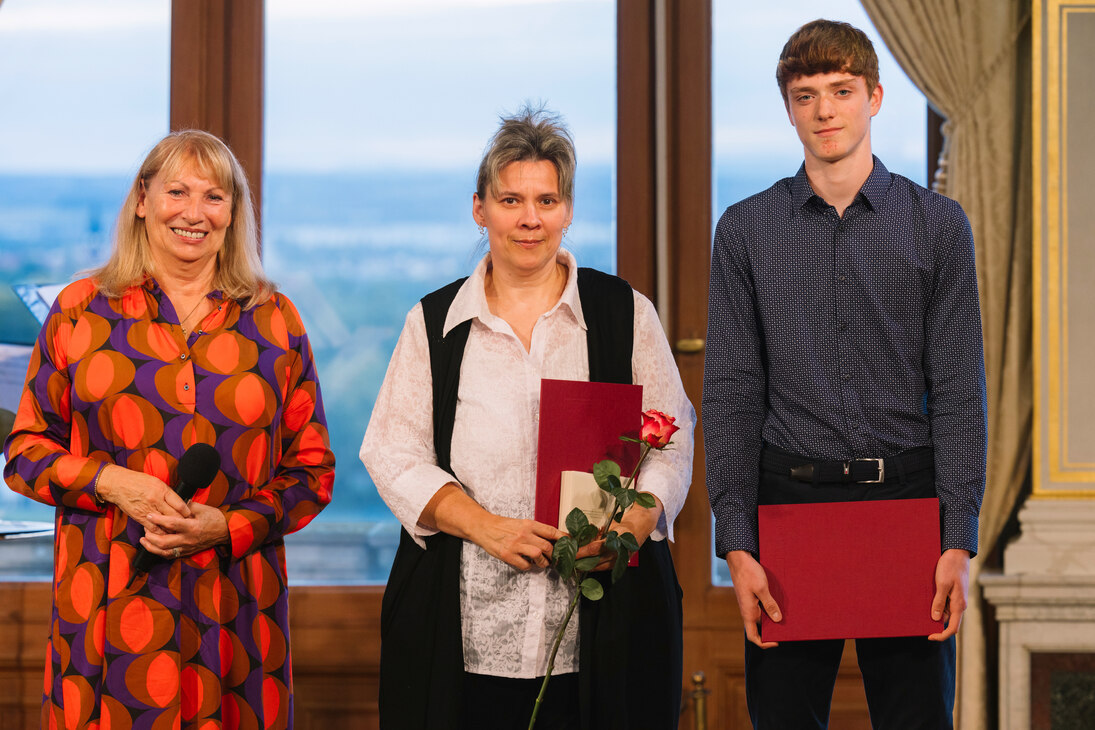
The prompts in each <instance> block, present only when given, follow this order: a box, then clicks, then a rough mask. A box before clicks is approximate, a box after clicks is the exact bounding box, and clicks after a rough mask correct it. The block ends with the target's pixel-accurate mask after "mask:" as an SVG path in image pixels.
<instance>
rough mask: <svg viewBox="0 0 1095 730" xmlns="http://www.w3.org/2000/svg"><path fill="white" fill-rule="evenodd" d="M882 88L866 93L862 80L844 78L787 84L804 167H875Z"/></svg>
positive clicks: (843, 75) (789, 108)
mask: <svg viewBox="0 0 1095 730" xmlns="http://www.w3.org/2000/svg"><path fill="white" fill-rule="evenodd" d="M881 106H882V86H881V84H879V85H877V86H875V88H874V90H873V91H870V92H868V90H867V83H866V81H864V79H863V77H862V76H854V75H852V74H849V73H846V72H835V73H824V74H814V75H813V76H797V77H795V78H793V79H791V81H790V82H789V83H788V84H787V116H788V117H789V118H790V120H791V124H792V125H793V126H794V128H795V131H796V132H797V133H798V138H799V139H800V140H801V141H802V146H803V149H804V150H805V153H806V167H807V170H811V169H812V168H814V167H815V166H817V165H819V164H822V163H838V162H841V161H843V160H848V159H850V160H853V161H857V162H859V163H863V162H864V161H866V163H867V164H868V165H869V164H870V161H871V117H873V116H874V115H875V114H878V110H879V108H880V107H881Z"/></svg>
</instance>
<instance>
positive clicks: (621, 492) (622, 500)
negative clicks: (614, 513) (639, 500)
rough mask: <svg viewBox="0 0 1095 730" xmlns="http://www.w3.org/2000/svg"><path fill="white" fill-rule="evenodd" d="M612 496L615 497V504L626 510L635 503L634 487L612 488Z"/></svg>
mask: <svg viewBox="0 0 1095 730" xmlns="http://www.w3.org/2000/svg"><path fill="white" fill-rule="evenodd" d="M612 496H613V497H615V498H616V504H617V505H619V508H620V509H621V510H624V511H627V509H628V508H630V507H631V505H632V504H634V503H635V490H634V489H623V488H620V489H613V490H612Z"/></svg>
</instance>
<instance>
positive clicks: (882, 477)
mask: <svg viewBox="0 0 1095 730" xmlns="http://www.w3.org/2000/svg"><path fill="white" fill-rule="evenodd" d="M855 461H873V462H874V463H875V465H876V466H878V479H860V480H859V483H860V484H881V483H882V482H884V481H886V460H885V459H856V460H855Z"/></svg>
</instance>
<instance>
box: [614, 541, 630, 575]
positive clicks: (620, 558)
mask: <svg viewBox="0 0 1095 730" xmlns="http://www.w3.org/2000/svg"><path fill="white" fill-rule="evenodd" d="M630 559H631V554H630V553H628V551H627V548H625V547H623V546H621V547H620V549H619V550H617V551H616V563H615V564H614V565H613V566H612V582H613V583H615V582H616V581H618V580H619V579H620V578H623V577H624V571H626V570H627V561H628V560H630Z"/></svg>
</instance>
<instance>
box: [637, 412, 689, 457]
mask: <svg viewBox="0 0 1095 730" xmlns="http://www.w3.org/2000/svg"><path fill="white" fill-rule="evenodd" d="M675 420H677V419H675V418H672V417H670V416H667V415H665V414H664V413H662V412H661V411H655V410H649V411H645V412H644V413H643V425H642V428H641V429H639V440H640V441H643V442H644V443H646V444H647V445H649V446H650V448H652V449H664V448H665V447H666V446H668V445H669V439H671V438H673V434H675V433H676V432H677V431H679V430H680V427H678V426H674V425H673V421H675Z"/></svg>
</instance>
